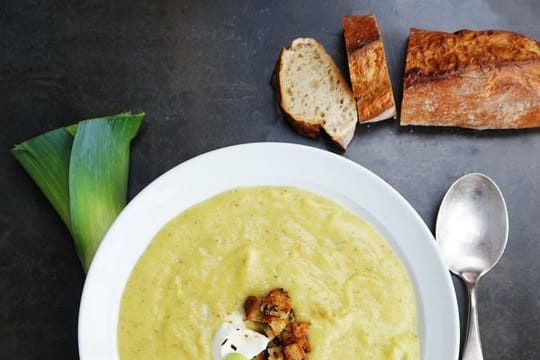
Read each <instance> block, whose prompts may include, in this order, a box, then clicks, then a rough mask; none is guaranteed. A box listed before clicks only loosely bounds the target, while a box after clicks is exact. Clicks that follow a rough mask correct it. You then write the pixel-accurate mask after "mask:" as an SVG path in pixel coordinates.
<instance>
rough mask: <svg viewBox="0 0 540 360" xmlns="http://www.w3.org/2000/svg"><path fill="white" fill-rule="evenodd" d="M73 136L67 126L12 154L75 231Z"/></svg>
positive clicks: (14, 149) (13, 150)
mask: <svg viewBox="0 0 540 360" xmlns="http://www.w3.org/2000/svg"><path fill="white" fill-rule="evenodd" d="M72 144H73V136H72V135H71V134H70V133H69V132H68V131H66V129H64V128H60V129H56V130H52V131H49V132H47V133H45V134H42V135H40V136H37V137H35V138H33V139H30V140H28V141H25V142H23V143H22V144H19V145H16V146H15V147H14V148H13V149H11V153H12V154H13V155H14V156H15V158H16V159H17V161H18V162H19V163H20V164H21V165H22V166H23V167H24V169H25V170H26V172H27V173H28V174H29V175H30V177H31V178H32V179H33V180H34V182H35V183H36V184H37V186H38V187H39V188H40V189H41V191H42V192H43V194H45V196H46V197H47V199H48V200H49V202H50V203H51V204H52V206H53V207H54V209H55V210H56V212H57V213H58V215H60V217H61V218H62V220H63V221H64V223H65V224H66V226H67V227H68V229H69V230H70V231H71V215H70V210H69V185H68V184H69V180H68V179H69V158H70V156H71V146H72Z"/></svg>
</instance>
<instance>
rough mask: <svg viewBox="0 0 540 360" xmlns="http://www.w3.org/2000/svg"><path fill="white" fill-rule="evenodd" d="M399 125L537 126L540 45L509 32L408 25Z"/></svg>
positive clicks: (538, 113)
mask: <svg viewBox="0 0 540 360" xmlns="http://www.w3.org/2000/svg"><path fill="white" fill-rule="evenodd" d="M401 125H436V126H458V127H466V128H473V129H507V128H530V127H538V126H540V44H539V43H538V42H537V41H535V40H532V39H530V38H527V37H525V36H523V35H520V34H516V33H513V32H510V31H500V30H485V31H471V30H460V31H457V32H455V33H446V32H437V31H427V30H421V29H414V28H413V29H411V33H410V37H409V44H408V50H407V61H406V67H405V74H404V80H403V102H402V107H401Z"/></svg>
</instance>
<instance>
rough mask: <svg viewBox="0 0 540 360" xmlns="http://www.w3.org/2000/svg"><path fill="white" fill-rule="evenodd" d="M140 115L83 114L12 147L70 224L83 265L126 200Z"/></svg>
mask: <svg viewBox="0 0 540 360" xmlns="http://www.w3.org/2000/svg"><path fill="white" fill-rule="evenodd" d="M144 116H145V114H144V113H141V114H135V115H132V114H131V113H123V114H118V115H113V116H109V117H103V118H98V119H91V120H84V121H81V122H80V123H78V124H74V125H70V126H68V127H65V128H60V129H56V130H53V131H49V132H47V133H45V134H42V135H40V136H37V137H35V138H33V139H30V140H28V141H25V142H23V143H22V144H19V145H16V146H15V147H14V148H13V149H12V150H11V151H12V153H13V155H14V156H15V158H16V159H17V161H19V163H20V164H21V165H22V166H23V167H24V168H25V170H26V171H27V172H28V174H29V175H30V177H31V178H32V179H33V180H34V182H35V183H36V184H37V185H38V187H39V188H40V189H41V191H42V192H43V193H44V194H45V196H46V197H47V199H48V200H49V201H50V202H51V204H52V205H53V207H54V208H55V210H56V212H57V213H58V214H59V215H60V217H61V218H62V220H63V221H64V223H65V224H66V226H67V227H68V229H69V230H70V232H71V234H72V236H73V239H74V241H75V248H76V250H77V253H78V255H79V258H80V259H81V263H82V265H83V268H84V269H85V271H87V270H88V268H89V266H90V263H91V262H92V259H93V257H94V254H95V252H96V250H97V247H98V245H99V243H100V242H101V240H102V239H103V236H104V235H105V233H106V232H107V230H108V229H109V227H110V225H111V224H112V222H113V221H114V220H115V219H116V217H117V216H118V214H119V213H120V211H121V210H122V209H123V207H124V206H125V203H126V194H127V183H128V172H129V144H130V142H131V140H132V139H133V138H134V137H135V135H136V134H137V131H138V129H139V127H140V124H141V122H142V120H143V119H144Z"/></svg>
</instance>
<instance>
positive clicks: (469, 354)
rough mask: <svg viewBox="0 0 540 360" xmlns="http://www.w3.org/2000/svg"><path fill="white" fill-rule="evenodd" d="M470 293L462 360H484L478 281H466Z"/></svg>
mask: <svg viewBox="0 0 540 360" xmlns="http://www.w3.org/2000/svg"><path fill="white" fill-rule="evenodd" d="M465 284H466V285H467V292H468V293H469V313H468V314H469V315H468V319H467V333H466V337H465V344H464V345H463V356H462V360H483V359H484V356H483V355H482V344H481V342H480V328H479V326H478V311H477V310H476V284H477V283H476V281H465Z"/></svg>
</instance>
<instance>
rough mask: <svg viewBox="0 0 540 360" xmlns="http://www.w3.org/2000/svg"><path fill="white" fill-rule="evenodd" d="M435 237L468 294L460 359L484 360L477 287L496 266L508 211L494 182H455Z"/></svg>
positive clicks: (475, 177) (479, 178)
mask: <svg viewBox="0 0 540 360" xmlns="http://www.w3.org/2000/svg"><path fill="white" fill-rule="evenodd" d="M435 235H436V238H437V242H438V243H439V246H440V249H441V254H442V257H443V258H444V260H445V261H446V263H447V264H448V267H449V269H450V271H452V272H453V273H454V274H456V275H458V276H459V277H461V278H462V279H463V280H464V282H465V285H466V286H467V290H468V294H469V316H468V332H467V335H466V337H465V344H464V347H463V360H479V359H483V356H482V347H481V343H480V332H479V327H478V315H477V310H476V284H477V282H478V280H479V279H480V278H481V277H482V276H484V275H485V274H486V273H487V272H488V271H490V270H491V269H492V268H493V267H494V266H495V265H496V264H497V262H498V261H499V259H500V258H501V256H502V254H503V252H504V249H505V247H506V243H507V240H508V211H507V209H506V203H505V201H504V197H503V195H502V193H501V190H500V189H499V188H498V186H497V185H496V184H495V182H494V181H493V180H491V179H490V178H489V177H487V176H485V175H482V174H478V173H472V174H468V175H465V176H463V177H461V178H459V179H458V180H456V182H454V183H453V184H452V186H451V187H450V189H449V190H448V192H447V193H446V195H445V196H444V198H443V200H442V203H441V207H440V209H439V214H438V215H437V225H436V229H435Z"/></svg>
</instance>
